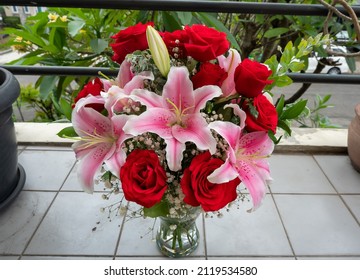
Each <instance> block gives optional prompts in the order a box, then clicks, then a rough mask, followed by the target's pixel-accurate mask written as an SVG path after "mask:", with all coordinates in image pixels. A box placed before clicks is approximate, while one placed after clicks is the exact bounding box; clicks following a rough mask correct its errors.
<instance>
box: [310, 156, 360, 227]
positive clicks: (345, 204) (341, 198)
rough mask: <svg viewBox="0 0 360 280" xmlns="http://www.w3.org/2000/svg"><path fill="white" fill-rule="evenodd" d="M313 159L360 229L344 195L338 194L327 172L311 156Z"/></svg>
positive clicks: (359, 223)
mask: <svg viewBox="0 0 360 280" xmlns="http://www.w3.org/2000/svg"><path fill="white" fill-rule="evenodd" d="M311 156H312V157H313V159H314V160H315V162H316V164H317V165H318V167H319V168H320V170H321V172H322V173H323V174H324V176H325V177H326V180H328V182H329V183H330V184H331V186H332V187H333V189H334V190H335V192H336V194H337V196H338V197H339V199H340V200H341V202H342V203H343V204H344V206H345V208H346V209H347V210H348V211H349V213H350V215H351V216H352V217H353V219H354V220H355V222H356V223H357V224H358V226H359V227H360V221H359V220H358V219H357V218H356V216H355V214H354V213H353V211H352V210H351V209H350V207H349V206H348V205H347V203H346V201H345V200H344V198H343V197H342V195H344V194H341V193H339V192H338V190H337V189H336V188H335V186H334V184H333V183H332V182H331V180H330V178H329V177H328V176H327V174H326V173H325V170H324V169H323V168H322V167H321V165H320V164H319V162H318V161H317V160H316V158H315V157H314V155H311ZM345 195H346V194H345Z"/></svg>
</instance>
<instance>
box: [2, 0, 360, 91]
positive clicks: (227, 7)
mask: <svg viewBox="0 0 360 280" xmlns="http://www.w3.org/2000/svg"><path fill="white" fill-rule="evenodd" d="M0 5H12V6H13V5H16V6H39V7H40V6H41V7H65V8H66V7H69V8H70V7H76V8H106V9H129V10H157V11H193V12H231V13H239V14H246V13H250V14H281V15H302V16H304V15H305V16H326V15H327V14H328V9H327V8H326V7H324V6H322V5H316V4H312V5H307V4H287V3H258V2H256V3H251V2H235V1H202V0H191V1H189V0H86V1H82V0H62V1H58V0H30V1H29V0H0ZM338 9H339V11H341V12H343V13H346V11H345V10H344V9H343V8H341V7H339V8H338ZM353 10H354V11H355V13H356V14H357V15H360V6H353ZM1 67H3V68H6V69H8V70H9V71H11V72H12V73H13V74H16V75H57V76H67V75H71V76H96V75H98V73H99V71H101V72H102V73H104V74H106V75H110V76H111V75H116V74H117V72H118V70H117V69H109V68H96V67H93V68H88V67H69V66H56V67H51V66H14V65H1ZM289 77H290V78H292V79H293V81H294V82H296V83H337V84H360V75H350V74H342V75H329V74H297V73H289Z"/></svg>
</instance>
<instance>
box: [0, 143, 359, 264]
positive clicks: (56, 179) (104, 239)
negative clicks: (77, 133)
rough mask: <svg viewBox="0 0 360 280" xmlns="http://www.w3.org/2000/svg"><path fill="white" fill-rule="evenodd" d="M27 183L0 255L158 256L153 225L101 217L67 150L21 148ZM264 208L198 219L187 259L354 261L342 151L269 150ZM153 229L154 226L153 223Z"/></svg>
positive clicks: (354, 223)
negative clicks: (198, 241)
mask: <svg viewBox="0 0 360 280" xmlns="http://www.w3.org/2000/svg"><path fill="white" fill-rule="evenodd" d="M19 162H20V163H21V164H22V166H23V167H24V168H25V170H26V176H27V179H26V184H25V186H24V189H23V191H22V192H21V193H20V195H19V197H18V198H17V199H16V200H15V201H14V203H13V204H12V205H10V207H9V208H7V209H5V210H4V211H3V212H2V213H0V259H124V258H125V259H130V258H146V259H159V258H162V256H161V254H160V253H159V251H158V250H157V248H156V244H155V242H154V240H153V234H152V232H151V230H150V229H151V228H152V227H153V220H152V219H142V218H139V219H131V220H127V219H125V220H124V219H123V217H120V216H112V217H111V221H110V220H109V219H108V214H107V213H106V212H105V213H103V212H101V211H100V208H101V207H103V206H105V205H108V204H109V203H110V201H104V200H102V199H101V195H102V193H101V190H102V189H101V188H99V192H96V193H95V194H94V195H89V194H86V193H84V192H82V190H81V189H80V187H79V184H78V183H77V178H76V164H75V158H74V154H73V152H72V151H71V150H70V149H68V148H59V147H27V148H19ZM270 162H271V170H272V176H273V178H274V181H273V183H272V185H271V186H270V190H269V193H268V194H267V196H266V198H265V201H264V203H263V205H262V206H261V207H260V208H259V209H258V210H257V211H255V212H254V213H247V212H246V210H247V209H248V208H250V205H249V204H247V203H244V204H243V205H241V207H240V209H236V207H234V208H233V209H231V211H230V212H228V213H224V216H223V217H222V218H217V217H213V218H204V217H201V218H199V219H198V221H197V222H198V227H199V230H200V234H201V236H202V240H201V244H200V246H199V248H198V249H197V251H195V253H194V254H193V255H192V256H191V258H197V259H199V258H200V259H219V258H229V259H230V258H231V259H234V258H242V259H269V258H270V259H360V174H359V173H357V172H356V171H354V169H353V168H352V166H351V165H350V162H349V159H348V157H347V156H346V155H308V154H274V155H273V156H272V157H271V159H270ZM155 226H156V225H155Z"/></svg>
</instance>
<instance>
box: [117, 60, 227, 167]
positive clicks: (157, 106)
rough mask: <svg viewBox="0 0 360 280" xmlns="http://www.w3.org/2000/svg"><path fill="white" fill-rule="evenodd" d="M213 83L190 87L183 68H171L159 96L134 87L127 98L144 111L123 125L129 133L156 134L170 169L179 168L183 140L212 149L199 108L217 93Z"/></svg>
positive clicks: (210, 136)
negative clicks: (161, 140) (164, 143)
mask: <svg viewBox="0 0 360 280" xmlns="http://www.w3.org/2000/svg"><path fill="white" fill-rule="evenodd" d="M221 94H222V93H221V89H220V88H219V87H217V86H203V87H201V88H198V89H196V90H195V91H194V90H193V85H192V82H191V80H190V78H189V71H188V70H187V68H186V67H171V68H170V71H169V74H168V77H167V82H166V84H165V85H164V87H163V92H162V96H159V95H157V94H155V93H154V92H150V91H148V90H134V91H133V92H132V93H131V98H133V99H134V100H136V101H139V102H141V103H142V104H144V105H145V106H146V107H147V110H146V111H145V112H144V113H142V114H141V115H140V116H137V117H134V118H131V119H130V120H129V121H128V122H127V124H126V125H125V126H124V131H125V132H126V133H129V134H134V135H139V134H142V133H145V132H153V133H156V134H158V135H159V136H160V137H162V138H163V139H164V141H165V142H166V159H167V162H168V165H169V168H170V169H171V170H173V171H178V170H180V169H181V161H182V158H183V151H184V150H185V142H188V141H191V142H193V143H195V144H196V146H197V147H198V148H199V149H200V150H209V151H210V152H211V153H215V151H216V141H215V139H214V138H213V136H212V134H211V131H210V129H209V127H208V124H207V122H206V120H205V119H204V118H203V117H202V116H201V113H200V110H201V109H202V108H203V107H204V106H205V104H206V102H207V101H208V100H211V99H212V98H214V97H218V96H220V95H221Z"/></svg>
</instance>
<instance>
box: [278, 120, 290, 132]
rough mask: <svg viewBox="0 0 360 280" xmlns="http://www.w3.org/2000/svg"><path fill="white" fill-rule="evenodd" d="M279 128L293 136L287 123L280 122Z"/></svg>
mask: <svg viewBox="0 0 360 280" xmlns="http://www.w3.org/2000/svg"><path fill="white" fill-rule="evenodd" d="M277 126H278V127H280V128H281V129H283V130H284V131H285V132H286V133H287V134H289V135H290V136H291V128H290V127H289V126H288V124H287V123H286V122H285V121H283V120H278V124H277Z"/></svg>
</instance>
